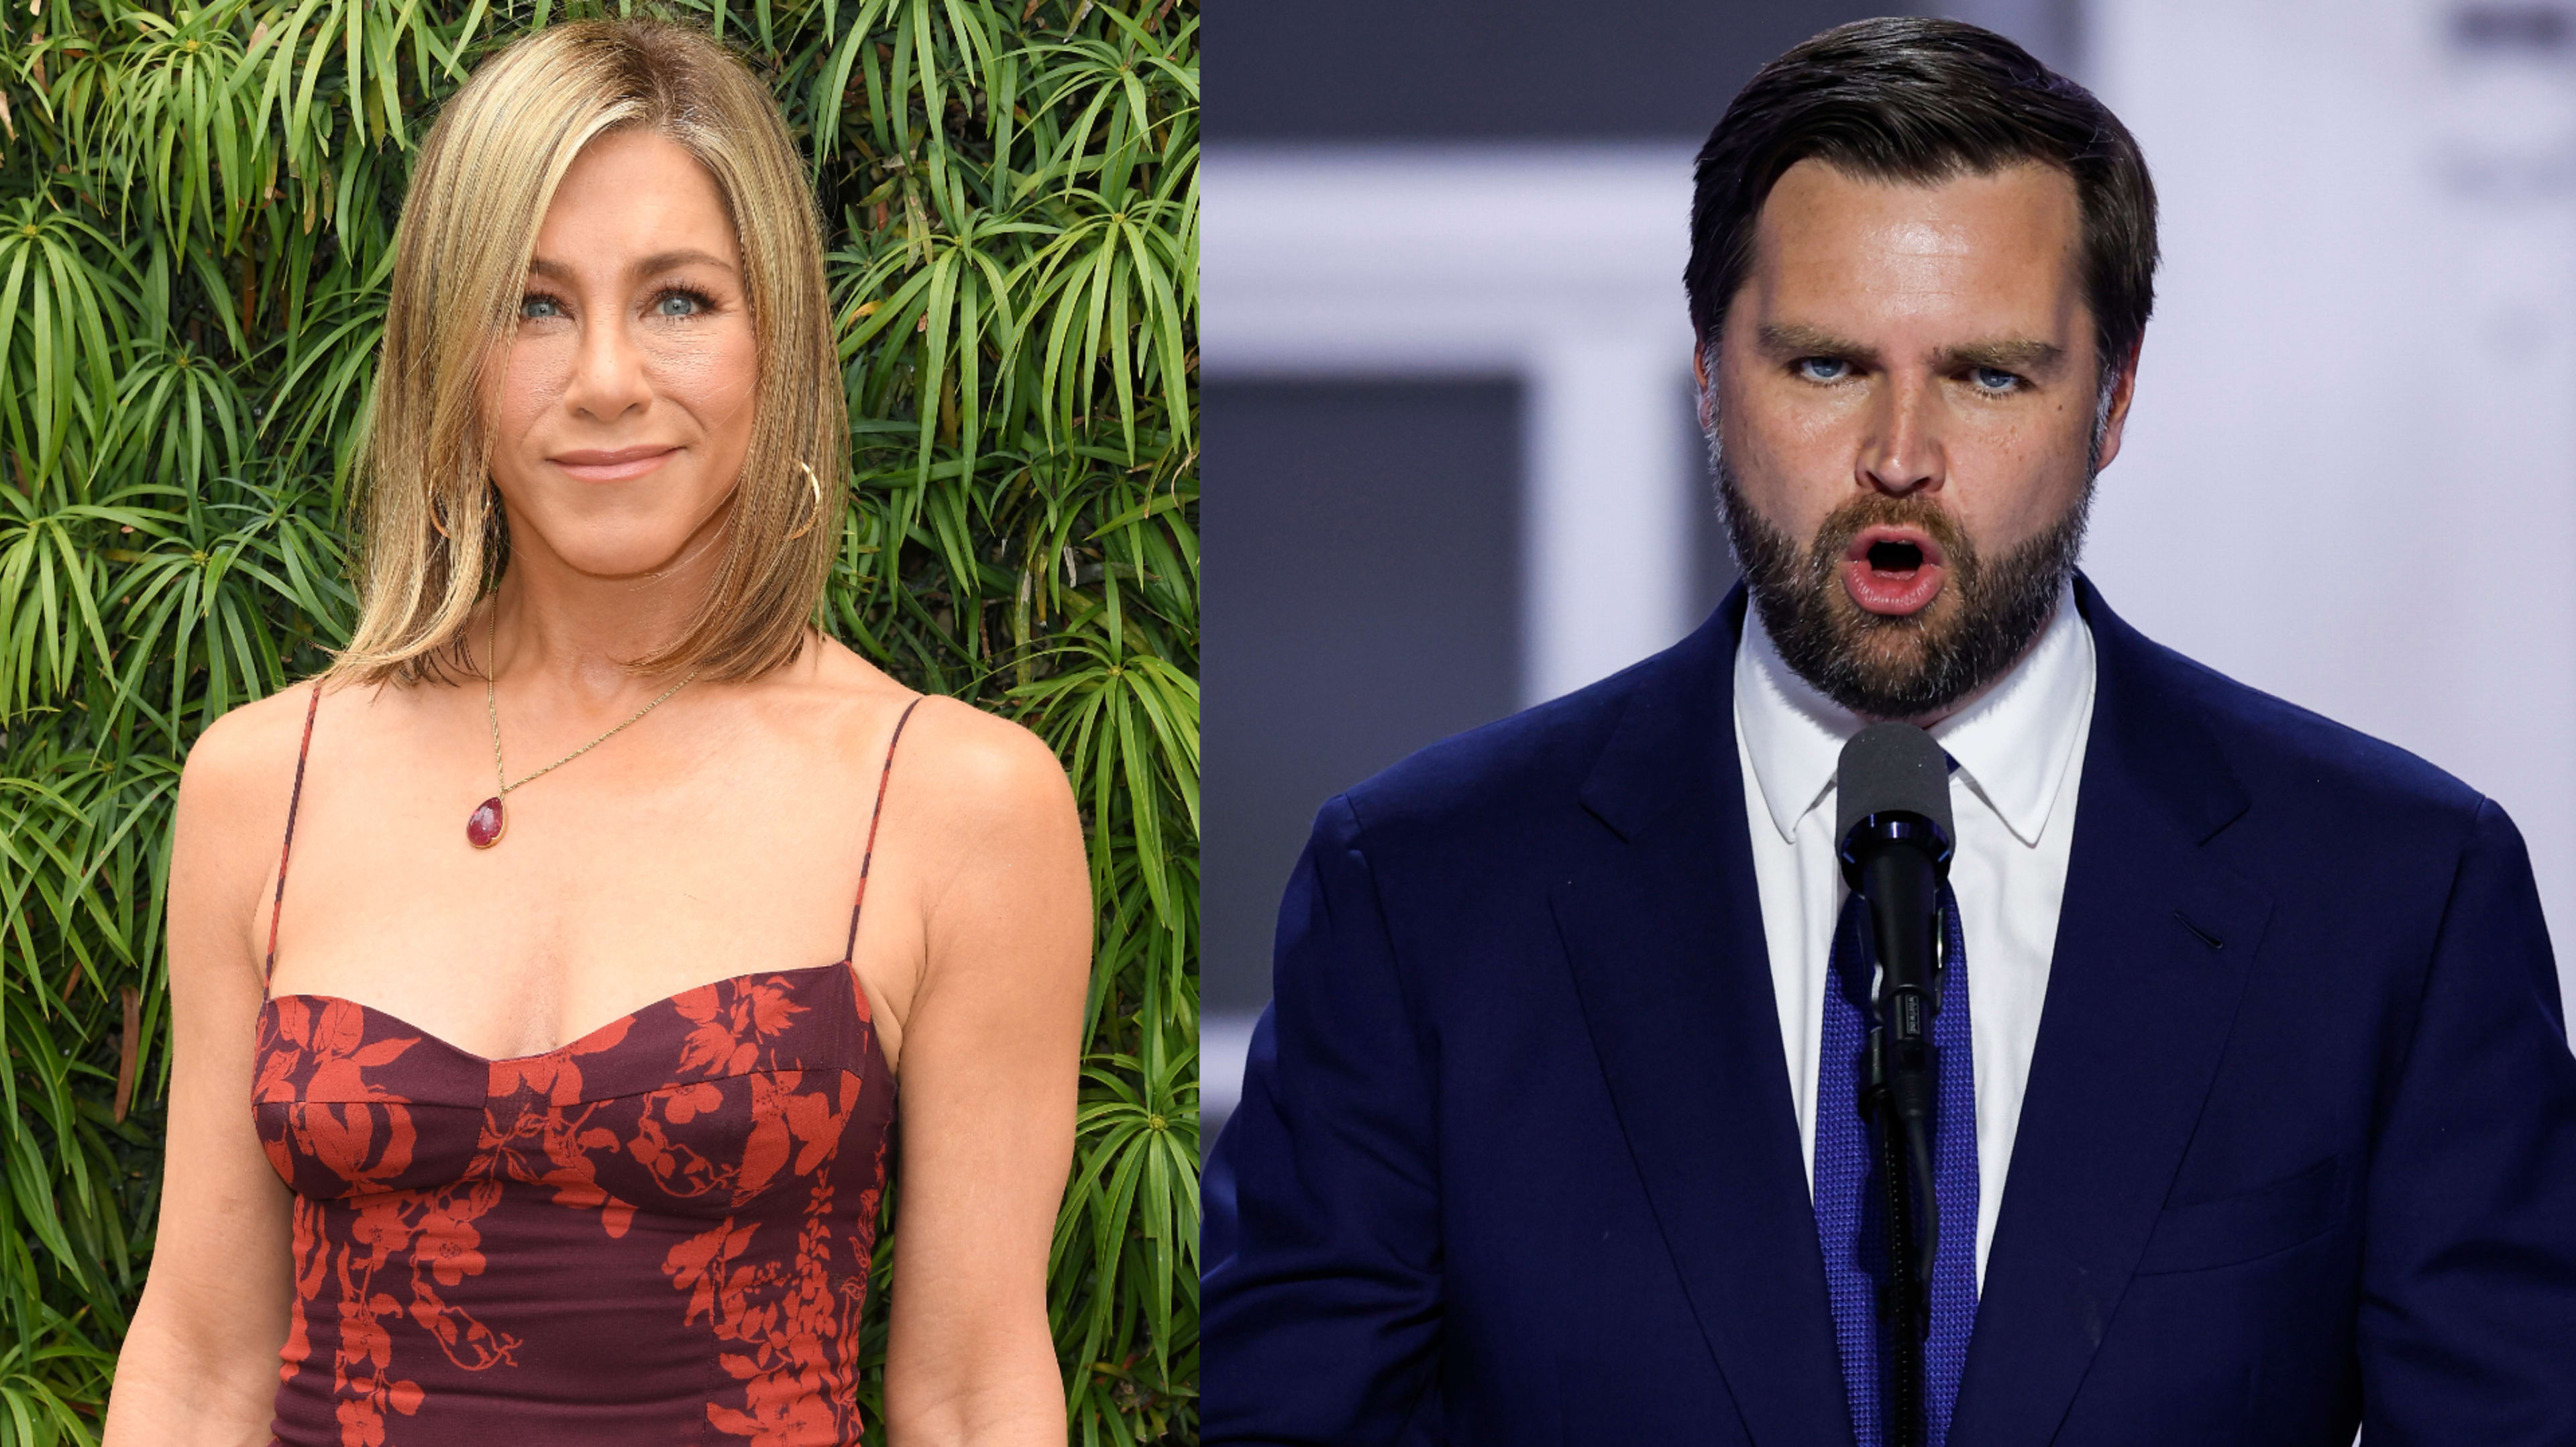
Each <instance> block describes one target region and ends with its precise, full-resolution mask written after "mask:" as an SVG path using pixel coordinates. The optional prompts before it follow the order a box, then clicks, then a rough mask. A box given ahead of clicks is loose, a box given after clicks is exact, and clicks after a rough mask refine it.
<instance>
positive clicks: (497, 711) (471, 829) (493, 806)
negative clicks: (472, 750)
mask: <svg viewBox="0 0 2576 1447" xmlns="http://www.w3.org/2000/svg"><path fill="white" fill-rule="evenodd" d="M490 652H491V661H492V663H498V662H499V661H500V658H501V609H500V607H499V605H498V604H495V605H494V606H493V609H492V631H491V645H490ZM697 676H698V671H697V670H696V669H694V668H692V669H690V670H689V673H688V677H687V678H683V679H681V680H680V681H679V682H677V683H675V684H672V685H671V686H670V687H669V688H666V689H664V690H662V697H661V698H657V699H655V700H653V701H652V702H651V703H648V704H646V705H644V706H643V707H642V708H639V709H637V710H635V712H634V713H632V714H629V715H628V716H627V718H626V722H625V723H621V724H619V725H618V726H617V727H616V728H613V729H610V730H609V731H608V732H606V733H604V734H601V735H600V736H599V737H597V738H595V739H592V740H591V741H590V742H589V743H586V744H583V745H582V746H581V747H580V748H577V749H575V750H573V751H572V752H571V753H568V754H566V755H564V756H563V757H562V758H560V759H557V760H555V761H554V762H553V763H551V764H548V765H546V766H545V767H544V768H542V769H539V770H537V771H536V772H535V773H533V774H530V775H528V776H527V777H526V778H523V779H521V780H519V781H518V782H517V783H512V782H511V781H510V776H509V774H508V773H507V772H506V771H505V770H503V769H502V767H501V708H500V705H499V704H497V703H495V702H494V701H493V697H492V667H491V663H487V664H485V665H484V668H483V713H484V716H485V717H487V718H489V719H491V721H492V779H493V781H494V782H495V783H497V784H499V785H500V786H501V792H500V793H498V794H495V795H493V796H492V797H491V798H489V799H486V800H484V801H483V803H482V804H481V806H480V807H478V808H476V809H475V811H474V812H473V813H472V814H471V815H469V816H467V818H466V820H465V838H466V842H468V843H470V844H472V845H473V846H474V847H475V848H477V849H489V848H491V847H492V846H493V845H495V844H498V843H500V842H501V835H502V833H503V832H504V831H506V830H507V829H508V828H509V827H510V815H509V811H508V809H506V808H505V807H504V806H503V805H502V803H501V801H502V800H503V799H505V798H508V797H509V794H510V791H511V790H512V789H520V788H525V787H526V786H528V785H529V784H531V783H534V782H536V781H537V780H538V779H540V778H543V777H544V776H545V775H547V774H551V773H553V772H554V771H555V770H557V769H560V768H562V767H563V766H564V765H566V764H569V763H571V762H572V761H573V760H575V759H577V758H580V757H581V756H582V755H584V754H586V753H589V752H590V751H591V750H592V749H595V748H598V747H599V746H600V745H601V744H604V743H606V742H608V741H609V740H610V739H612V738H615V737H616V736H617V735H618V734H619V733H620V732H621V731H623V730H624V729H625V727H626V724H631V723H633V722H635V720H637V719H639V718H642V717H643V716H644V715H646V714H648V713H651V712H652V711H653V710H655V709H657V708H660V707H661V706H662V701H663V699H667V698H669V697H670V696H671V695H672V694H675V693H678V692H679V691H680V690H681V689H684V688H686V687H688V686H689V683H690V681H691V680H692V679H695V678H696V677H697Z"/></svg>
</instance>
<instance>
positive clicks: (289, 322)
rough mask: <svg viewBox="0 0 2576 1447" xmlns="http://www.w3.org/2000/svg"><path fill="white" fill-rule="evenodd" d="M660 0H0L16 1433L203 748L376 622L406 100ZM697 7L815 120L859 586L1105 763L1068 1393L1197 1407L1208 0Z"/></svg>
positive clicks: (110, 1241)
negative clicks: (1202, 39)
mask: <svg viewBox="0 0 2576 1447" xmlns="http://www.w3.org/2000/svg"><path fill="white" fill-rule="evenodd" d="M625 8H627V7H625V6H624V5H614V6H602V5H600V4H597V3H593V0H582V3H574V4H569V5H566V4H559V3H552V0H515V3H512V0H503V3H495V0H215V3H209V4H207V5H204V6H201V7H197V8H182V7H177V6H173V5H169V4H127V3H124V0H0V1046H5V1053H6V1061H7V1072H6V1075H5V1077H0V1079H5V1088H6V1101H5V1104H6V1107H7V1124H6V1128H5V1130H6V1134H5V1137H0V1150H5V1151H6V1155H7V1159H6V1164H5V1174H6V1176H7V1182H6V1187H5V1189H0V1447H21V1444H26V1447H33V1444H50V1443H55V1442H80V1443H86V1442H89V1441H92V1440H94V1438H95V1436H96V1433H97V1431H98V1425H99V1419H100V1416H101V1414H102V1412H103V1410H104V1405H105V1401H106V1396H107V1390H108V1382H109V1377H110V1373H111V1370H112V1368H113V1366H114V1362H115V1353H116V1349H117V1343H118V1341H119V1340H120V1338H121V1336H122V1334H123V1331H124V1328H125V1324H126V1321H127V1319H128V1314H129V1313H130V1312H131V1310H132V1308H133V1305H134V1301H135V1298H136V1295H137V1293H138V1292H139V1291H140V1289H141V1286H142V1282H143V1275H144V1270H145V1267H146V1265H147V1264H148V1262H149V1259H150V1250H151V1233H152V1222H153V1218H154V1213H155V1210H156V1207H157V1203H158V1189H159V1166H160V1127H161V1120H162V1102H163V1099H164V1094H165V1091H166V1088H167V1083H168V1069H169V1057H168V1053H167V1050H166V1042H167V1038H168V1019H167V1003H166V1001H167V996H166V994H165V990H164V981H165V975H164V964H163V959H162V952H161V943H162V941H161V930H162V909H163V899H162V892H163V884H164V879H165V874H166V868H167V861H168V853H169V830H170V810H171V802H172V797H173V791H174V789H175V787H176V785H177V782H178V776H179V767H180V762H181V760H182V759H183V758H184V757H185V756H186V753H187V749H188V745H189V742H190V740H192V739H193V738H194V737H195V736H196V734H197V733H198V731H199V730H201V729H202V728H203V727H204V726H205V725H206V724H207V723H208V722H209V721H211V720H212V719H213V718H215V717H216V716H217V715H219V714H221V713H223V712H224V711H225V710H226V709H229V708H231V707H233V706H235V705H237V704H239V703H241V702H243V701H244V700H246V699H249V698H252V697H256V696H258V695H261V694H264V693H266V692H268V691H270V690H273V689H277V688H279V687H282V686H285V685H286V684H287V683H289V682H290V681H291V680H293V679H295V678H297V677H299V676H301V675H305V674H309V673H311V672H313V671H315V670H316V669H318V668H319V667H320V666H321V665H322V663H323V661H324V657H323V654H322V652H321V651H320V650H321V648H322V647H323V646H325V645H329V644H332V643H335V642H337V641H339V640H341V639H342V638H343V637H344V636H345V630H346V628H347V627H348V624H349V621H350V617H351V611H352V598H351V593H350V589H349V586H348V581H347V577H346V573H345V543H344V526H345V523H344V518H345V514H344V505H345V503H346V499H347V491H346V489H347V484H348V468H349V463H350V458H351V448H352V445H353V443H354V441H355V440H356V438H357V435H358V428H359V426H360V424H361V420H362V418H363V417H364V414H365V400H366V396H367V392H368V388H369V386H370V382H371V379H372V376H373V372H374V354H375V348H376V345H377V340H378V336H379V333H380V330H381V325H382V316H383V303H384V286H385V279H386V273H387V270H388V266H389V258H390V244H391V241H392V234H393V228H394V222H395V218H396V215H397V212H398V208H399V206H400V202H401V197H402V192H403V184H404V178H405V176H406V174H407V172H408V167H409V165H410V163H411V159H412V156H413V154H414V148H415V147H416V146H417V144H418V142H419V140H420V138H421V136H422V134H423V132H424V130H425V127H426V125H427V121H428V119H429V118H430V117H431V116H432V115H434V114H435V110H436V106H437V104H438V102H439V100H440V99H441V98H442V97H444V96H445V95H446V94H447V93H449V92H450V91H452V90H453V89H454V87H455V86H456V85H457V84H458V83H459V82H460V81H461V80H462V79H463V77H464V75H465V74H466V73H467V71H468V70H470V69H471V67H472V66H473V64H474V62H475V61H476V59H477V58H479V57H480V56H481V55H483V54H485V53H488V51H489V50H490V49H491V48H493V47H494V46H495V45H497V44H498V43H500V42H502V41H504V40H506V39H508V38H509V37H511V36H513V35H516V34H517V33H519V32H520V31H521V30H522V29H524V28H526V27H528V26H532V25H544V24H547V23H549V22H550V21H560V20H563V19H566V18H570V17H575V16H582V15H590V14H599V13H605V12H606V11H607V10H609V9H618V10H624V9H625ZM655 13H661V14H667V15H671V16H673V17H675V18H681V19H686V20H691V21H694V22H695V23H699V24H702V25H705V26H709V27H712V28H714V29H715V30H717V31H718V32H719V33H721V34H722V35H723V36H724V37H725V39H727V40H728V41H729V42H731V43H732V44H733V45H734V46H735V47H736V48H737V49H738V51H739V52H740V53H742V54H743V55H744V56H745V58H746V59H747V60H748V61H749V62H750V63H751V64H752V65H753V66H754V67H755V69H757V70H759V71H760V72H761V73H762V74H763V75H764V76H765V78H766V79H767V80H768V81H769V82H770V83H771V84H772V86H773V88H774V90H775V93H776V94H777V96H778V98H779V101H780V103H781V105H782V106H783V107H784V108H785V111H786V114H787V116H788V118H789V120H790V123H791V125H792V126H793V127H794V128H795V130H796V131H797V133H798V135H799V138H800V141H801V142H802V143H803V144H804V145H805V147H806V149H807V152H808V155H809V157H810V159H811V161H812V164H813V168H814V176H815V184H816V189H817V192H818V194H819V196H820V198H821V202H822V207H823V214H824V217H825V219H826V226H827V229H828V237H827V244H828V245H829V246H830V248H831V263H830V265H831V276H832V282H833V287H834V294H835V297H836V300H837V302H838V305H839V318H838V319H839V327H840V347H841V356H842V360H843V363H844V368H845V375H846V378H847V385H848V388H849V395H850V401H851V411H852V414H853V423H854V426H855V429H856V430H855V437H854V446H853V454H854V455H853V458H852V463H853V470H854V478H855V480H854V482H853V504H854V506H853V509H852V517H851V521H850V523H849V526H848V529H847V532H846V534H845V536H844V537H843V540H842V552H841V562H840V566H839V569H838V572H837V575H836V577H835V579H834V583H833V587H832V590H831V595H830V599H829V602H828V604H827V606H826V609H825V615H826V616H825V619H824V621H825V623H826V625H827V626H828V627H830V628H831V629H832V630H833V631H834V632H836V633H837V634H838V635H839V636H841V637H842V638H844V639H846V640H847V641H849V642H850V643H851V644H852V645H853V646H855V647H857V648H859V649H860V650H861V651H862V652H863V653H865V654H866V655H867V656H868V657H870V658H873V659H876V660H878V661H880V662H881V663H884V664H886V665H887V666H889V667H891V668H893V669H894V670H895V671H896V672H897V673H898V674H899V675H901V676H902V677H903V678H905V679H906V680H907V681H908V682H911V683H913V684H915V685H917V686H920V687H923V688H927V689H932V690H936V691H939V692H943V693H950V694H956V695H960V696H963V697H967V698H970V699H973V700H974V701H976V702H977V703H979V704H982V705H984V706H985V707H988V708H992V709H996V710H998V711H1000V712H1003V713H1005V714H1009V715H1011V716H1014V717H1017V718H1020V719H1022V720H1024V721H1026V722H1027V723H1029V724H1030V725H1031V726H1032V727H1034V728H1036V729H1037V730H1038V731H1039V732H1040V733H1042V734H1043V735H1044V736H1045V737H1046V738H1047V739H1048V740H1050V741H1051V742H1052V743H1053V744H1054V745H1055V746H1056V747H1057V749H1058V750H1059V751H1060V753H1061V754H1062V756H1063V758H1064V760H1065V763H1066V766H1067V767H1068V768H1069V769H1070V770H1071V772H1072V775H1073V778H1074V780H1075V784H1076V788H1077V790H1078V792H1079V795H1080V798H1081V800H1082V803H1083V806H1084V812H1085V816H1086V822H1087V824H1088V827H1089V829H1090V844H1091V862H1092V870H1093V879H1094V890H1095V894H1096V897H1097V898H1098V900H1099V903H1100V920H1099V935H1098V967H1097V970H1096V972H1095V976H1094V983H1093V987H1092V992H1091V1003H1090V1024H1091V1046H1090V1054H1089V1056H1088V1059H1087V1060H1086V1062H1085V1070H1084V1075H1085V1079H1084V1088H1083V1096H1082V1115H1081V1126H1080V1130H1081V1135H1080V1140H1079V1144H1078V1151H1077V1160H1076V1164H1075V1168H1074V1172H1073V1177H1072V1180H1071V1182H1070V1184H1069V1188H1068V1192H1067V1196H1066V1202H1065V1208H1064V1213H1063V1216H1062V1219H1061V1222H1060V1224H1059V1227H1058V1230H1057V1234H1056V1240H1055V1246H1054V1260H1053V1263H1052V1264H1053V1271H1052V1284H1051V1287H1050V1290H1051V1301H1050V1306H1051V1308H1052V1311H1053V1316H1054V1321H1055V1329H1056V1342H1057V1345H1058V1348H1059V1350H1060V1352H1061V1355H1062V1358H1063V1361H1064V1364H1065V1380H1066V1384H1067V1387H1068V1392H1069V1396H1070V1399H1071V1402H1072V1407H1073V1422H1074V1433H1075V1440H1077V1441H1085V1442H1089V1441H1111V1442H1124V1441H1136V1440H1151V1439H1156V1438H1168V1439H1171V1440H1177V1441H1188V1440H1194V1439H1195V1436H1196V1430H1195V1420H1196V1418H1195V1412H1194V1410H1193V1400H1194V1399H1193V1395H1192V1394H1193V1390H1194V1388H1193V1384H1194V1383H1195V1380H1196V1376H1197V1341H1198V1328H1197V1322H1198V1313H1197V1285H1196V1283H1197V1277H1198V1265H1197V1250H1198V1247H1197V1242H1198V1196H1197V1162H1198V1143H1197V1122H1198V1099H1197V1093H1198V1087H1197V1075H1198V1071H1197V1060H1196V1042H1197V1038H1198V991H1197V981H1196V973H1195V968H1196V966H1195V962H1196V937H1195V932H1196V921H1197V897H1198V876H1197V870H1198V865H1197V839H1198V689H1197V684H1196V682H1195V676H1196V673H1197V664H1198V535H1197V512H1198V480H1197V451H1196V443H1195V439H1194V436H1193V433H1194V426H1195V414H1194V399H1193V391H1192V388H1193V383H1194V376H1193V373H1194V369H1195V366H1196V353H1195V346H1196V328H1197V260H1196V258H1197V241H1198V203H1197V195H1198V189H1197V187H1198V183H1197V160H1198V114H1197V106H1198V60H1197V49H1198V35H1197V32H1198V10H1197V5H1196V3H1195V0H749V3H744V0H671V3H669V4H668V5H667V6H666V8H664V9H662V10H660V11H657V12H655ZM279 787H280V788H281V789H283V788H285V787H286V781H285V780H283V779H281V780H280V781H279ZM243 1108H244V1109H245V1110H246V1109H248V1108H249V1107H248V1103H247V1102H245V1103H244V1106H243ZM893 1239H894V1242H895V1247H894V1249H895V1250H900V1249H901V1246H900V1242H901V1235H900V1231H899V1229H898V1231H897V1232H896V1234H895V1236H894V1238H893ZM890 1254H891V1253H888V1255H889V1258H890ZM879 1265H880V1271H881V1272H882V1270H883V1268H884V1265H885V1262H884V1261H881V1262H880V1263H879ZM883 1288H884V1283H883V1278H882V1275H881V1277H880V1282H879V1289H880V1291H882V1290H883ZM873 1318H874V1321H875V1323H876V1326H875V1328H874V1329H875V1331H876V1332H877V1334H878V1335H877V1339H876V1340H875V1341H874V1342H872V1343H871V1344H870V1351H871V1353H872V1355H871V1360H872V1361H875V1360H879V1359H880V1358H879V1357H878V1356H877V1355H876V1354H878V1353H881V1352H882V1349H883V1322H884V1319H885V1314H884V1311H883V1309H882V1297H881V1298H880V1306H879V1309H878V1310H877V1311H875V1312H874V1313H873ZM875 1375H876V1374H875V1371H874V1369H873V1368H872V1369H871V1372H870V1380H871V1383H872V1384H873V1382H874V1380H875ZM870 1392H871V1394H873V1385H871V1388H870ZM867 1405H868V1407H869V1417H870V1421H871V1423H872V1424H873V1422H874V1420H875V1416H876V1414H875V1412H874V1405H875V1404H874V1402H873V1401H871V1402H869V1403H868V1404H867Z"/></svg>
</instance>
